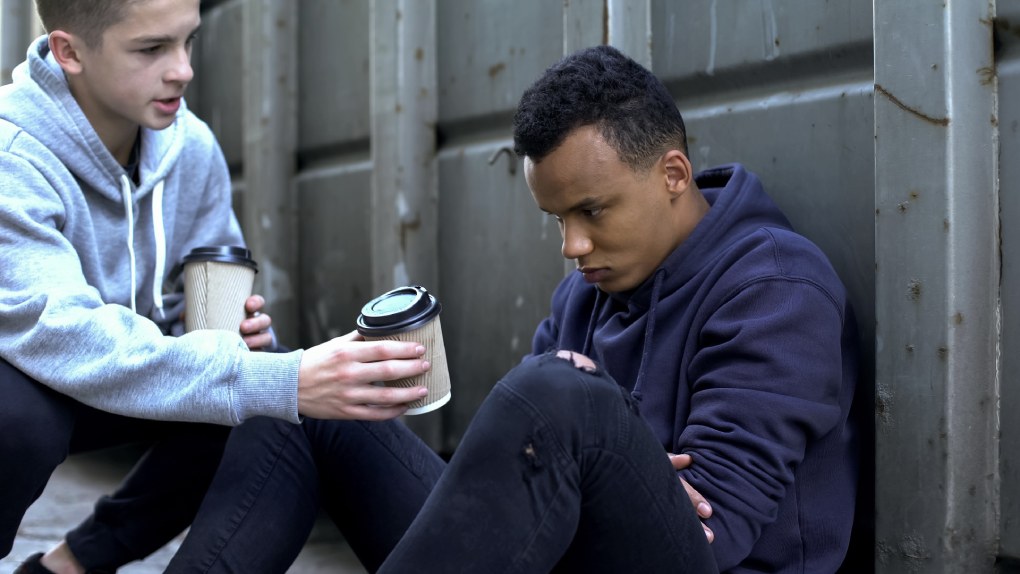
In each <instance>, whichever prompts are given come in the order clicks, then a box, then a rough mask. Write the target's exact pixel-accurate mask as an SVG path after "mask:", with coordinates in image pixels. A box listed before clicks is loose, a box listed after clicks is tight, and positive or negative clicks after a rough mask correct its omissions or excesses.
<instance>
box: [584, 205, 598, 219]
mask: <svg viewBox="0 0 1020 574" xmlns="http://www.w3.org/2000/svg"><path fill="white" fill-rule="evenodd" d="M581 213H583V214H584V216H585V217H597V216H598V214H600V213H602V208H601V207H590V208H588V209H582V210H581Z"/></svg>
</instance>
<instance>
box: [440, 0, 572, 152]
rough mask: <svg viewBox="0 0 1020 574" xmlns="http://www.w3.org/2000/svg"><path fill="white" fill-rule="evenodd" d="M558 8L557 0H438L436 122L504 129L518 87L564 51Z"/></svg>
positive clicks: (472, 128) (522, 87) (521, 89)
mask: <svg viewBox="0 0 1020 574" xmlns="http://www.w3.org/2000/svg"><path fill="white" fill-rule="evenodd" d="M562 12H563V5H562V3H561V2H504V1H500V0H485V1H480V2H473V1H468V0H446V1H442V2H438V5H437V15H436V18H437V23H436V26H437V44H438V50H439V59H438V83H439V120H440V122H442V123H444V124H448V129H455V128H456V127H458V126H455V125H450V124H455V123H457V122H467V121H480V122H483V125H481V126H476V125H471V126H467V129H469V130H470V131H472V132H475V131H480V130H481V129H484V128H485V127H490V128H491V127H495V128H496V129H499V130H500V131H502V132H503V135H504V136H505V135H506V134H508V133H509V130H510V122H509V114H511V113H512V112H513V110H514V109H515V108H516V106H517V100H518V98H520V96H521V93H522V92H524V90H525V88H527V87H528V85H530V84H531V82H533V81H534V80H535V78H537V77H538V75H539V74H541V73H542V71H543V70H545V68H547V67H548V66H549V65H550V64H552V63H553V62H554V61H556V60H557V59H558V58H559V57H560V56H562V55H563V15H562ZM494 121H495V122H497V123H492V122H494ZM486 123H488V125H487V126H486V125H485V124H486Z"/></svg>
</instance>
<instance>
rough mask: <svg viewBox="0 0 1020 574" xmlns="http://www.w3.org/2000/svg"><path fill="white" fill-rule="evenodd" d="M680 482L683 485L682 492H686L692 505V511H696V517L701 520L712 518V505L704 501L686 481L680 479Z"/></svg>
mask: <svg viewBox="0 0 1020 574" xmlns="http://www.w3.org/2000/svg"><path fill="white" fill-rule="evenodd" d="M680 482H682V483H683V485H684V490H686V491H687V496H688V498H690V499H691V504H693V505H694V509H695V510H697V511H698V516H700V517H701V518H708V517H710V516H712V505H710V504H709V503H708V501H707V500H705V497H704V496H701V493H700V492H698V491H697V490H694V487H693V486H691V485H690V484H689V483H688V482H687V481H686V480H684V479H682V478H681V479H680Z"/></svg>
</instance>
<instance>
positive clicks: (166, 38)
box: [132, 24, 202, 44]
mask: <svg viewBox="0 0 1020 574" xmlns="http://www.w3.org/2000/svg"><path fill="white" fill-rule="evenodd" d="M201 28H202V25H201V24H199V25H198V26H195V29H194V30H192V31H191V32H189V33H188V35H187V36H185V37H186V38H191V37H194V35H195V34H197V33H198V31H199V29H201ZM175 40H177V37H176V36H171V35H169V34H166V35H162V36H142V37H140V38H135V39H134V40H132V41H133V42H134V43H136V44H168V43H172V42H174V41H175Z"/></svg>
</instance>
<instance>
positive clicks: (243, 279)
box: [183, 245, 258, 332]
mask: <svg viewBox="0 0 1020 574" xmlns="http://www.w3.org/2000/svg"><path fill="white" fill-rule="evenodd" d="M183 262H184V301H185V303H184V306H185V309H184V330H185V331H187V332H191V331H194V330H196V329H224V330H227V331H234V332H237V331H240V329H241V321H243V320H244V318H245V312H244V302H245V300H246V299H248V297H250V296H251V291H252V287H253V286H254V284H255V273H256V272H257V271H258V265H257V264H256V263H255V261H254V260H253V259H252V258H251V251H249V250H248V249H245V248H244V247H234V246H226V245H222V246H212V247H196V248H195V249H192V250H191V252H190V253H188V254H187V255H185V256H184V260H183Z"/></svg>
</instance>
